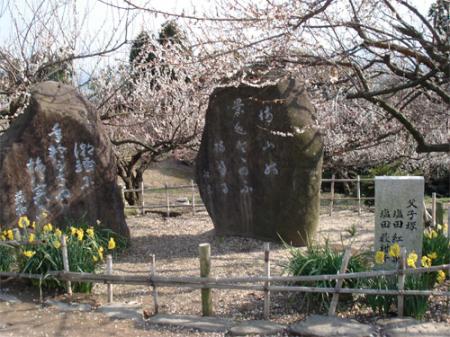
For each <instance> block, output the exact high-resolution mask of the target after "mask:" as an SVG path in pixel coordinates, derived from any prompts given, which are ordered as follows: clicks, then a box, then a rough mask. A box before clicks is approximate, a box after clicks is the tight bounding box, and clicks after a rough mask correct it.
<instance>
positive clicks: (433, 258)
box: [427, 252, 438, 260]
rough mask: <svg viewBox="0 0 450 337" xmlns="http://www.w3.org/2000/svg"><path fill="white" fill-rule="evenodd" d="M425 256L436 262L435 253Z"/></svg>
mask: <svg viewBox="0 0 450 337" xmlns="http://www.w3.org/2000/svg"><path fill="white" fill-rule="evenodd" d="M427 256H428V257H429V258H430V259H432V260H436V259H437V257H438V255H437V253H436V252H432V253H430V254H428V255H427Z"/></svg>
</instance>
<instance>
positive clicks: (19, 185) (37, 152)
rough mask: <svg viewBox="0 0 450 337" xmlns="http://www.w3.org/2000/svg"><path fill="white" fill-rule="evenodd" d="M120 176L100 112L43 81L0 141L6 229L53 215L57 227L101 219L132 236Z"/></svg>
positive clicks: (69, 90) (0, 210)
mask: <svg viewBox="0 0 450 337" xmlns="http://www.w3.org/2000/svg"><path fill="white" fill-rule="evenodd" d="M116 173H117V169H116V163H115V157H114V153H113V151H112V147H111V144H110V142H109V139H108V137H107V135H106V133H105V131H104V129H103V127H102V124H101V122H100V119H99V116H98V114H97V113H96V112H95V111H94V110H93V109H92V107H91V106H90V105H89V104H88V103H87V102H86V101H85V100H84V99H83V97H82V96H81V95H80V94H79V93H78V92H77V91H76V90H75V89H74V88H73V87H71V86H67V85H63V84H61V83H57V82H43V83H40V84H38V85H36V86H35V87H34V88H33V89H32V92H31V99H30V103H29V106H28V107H27V109H26V111H25V112H24V113H23V114H22V115H21V116H19V117H18V118H17V120H15V121H14V122H13V124H12V125H11V127H10V128H9V129H8V130H7V131H6V132H5V133H4V134H3V135H2V136H1V137H0V223H1V224H3V225H5V226H13V225H14V224H15V223H16V221H17V219H18V218H19V217H20V216H22V215H27V216H28V217H29V218H30V219H32V220H40V219H41V218H42V216H43V214H45V213H47V214H48V216H47V217H48V219H46V221H50V222H52V223H54V224H56V225H58V226H62V225H64V223H66V222H67V220H70V221H78V220H80V219H81V218H84V219H85V220H86V221H87V222H88V223H89V224H95V223H96V221H97V220H100V221H101V222H102V224H103V225H104V226H105V227H106V228H110V229H112V230H114V231H115V232H117V233H118V234H121V235H123V236H125V237H129V230H128V227H127V225H126V222H125V216H124V212H123V202H122V199H121V196H120V191H119V188H118V185H117V183H116V177H117V174H116Z"/></svg>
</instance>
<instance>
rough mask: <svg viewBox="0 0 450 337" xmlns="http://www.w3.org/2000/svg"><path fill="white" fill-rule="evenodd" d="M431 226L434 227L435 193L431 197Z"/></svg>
mask: <svg viewBox="0 0 450 337" xmlns="http://www.w3.org/2000/svg"><path fill="white" fill-rule="evenodd" d="M431 224H432V225H433V227H434V226H436V193H435V192H433V194H432V197H431Z"/></svg>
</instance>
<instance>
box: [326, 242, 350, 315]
mask: <svg viewBox="0 0 450 337" xmlns="http://www.w3.org/2000/svg"><path fill="white" fill-rule="evenodd" d="M351 256H352V250H351V249H350V247H347V248H346V249H345V252H344V256H343V257H342V262H341V269H340V270H339V272H338V274H344V273H345V272H346V271H347V266H348V263H349V261H350V258H351ZM343 282H344V279H338V280H336V286H335V287H334V289H336V290H337V291H339V290H340V289H341V287H342V283H343ZM338 302H339V293H334V294H333V298H332V299H331V303H330V308H329V309H328V315H329V316H334V315H335V314H336V308H337V305H338Z"/></svg>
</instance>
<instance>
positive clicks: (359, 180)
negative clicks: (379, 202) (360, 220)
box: [356, 175, 361, 215]
mask: <svg viewBox="0 0 450 337" xmlns="http://www.w3.org/2000/svg"><path fill="white" fill-rule="evenodd" d="M356 180H357V181H356V195H357V197H358V215H361V177H360V176H359V175H358V176H357V177H356Z"/></svg>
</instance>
